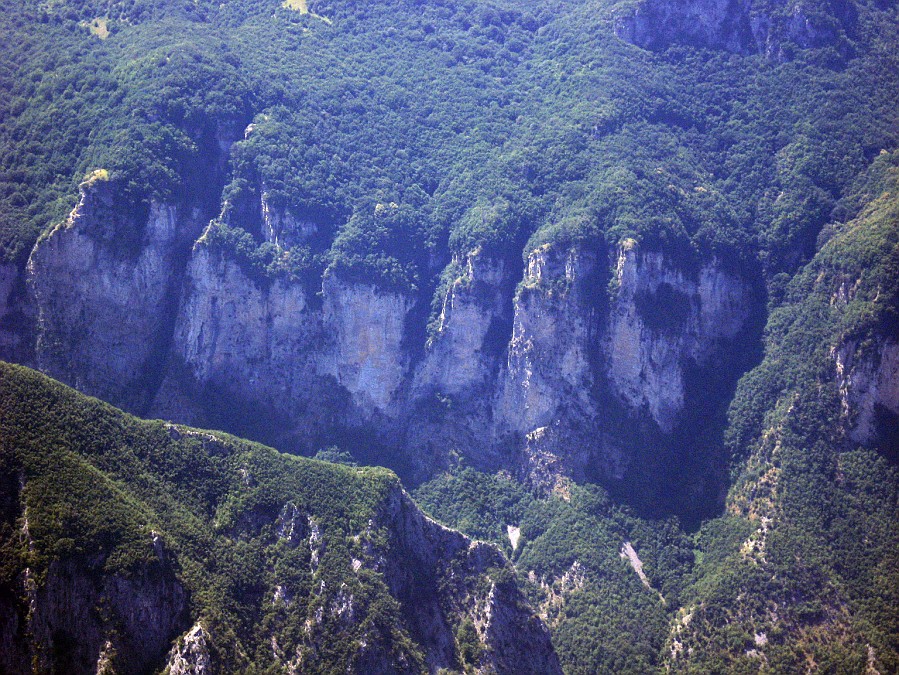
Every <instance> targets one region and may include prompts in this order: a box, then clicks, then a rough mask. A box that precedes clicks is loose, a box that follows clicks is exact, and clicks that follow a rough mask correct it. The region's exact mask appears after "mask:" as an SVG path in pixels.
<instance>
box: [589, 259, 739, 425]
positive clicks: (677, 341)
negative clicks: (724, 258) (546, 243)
mask: <svg viewBox="0 0 899 675" xmlns="http://www.w3.org/2000/svg"><path fill="white" fill-rule="evenodd" d="M617 257H618V260H617V265H616V269H615V280H614V281H615V285H616V286H617V291H616V297H615V299H614V301H613V304H612V309H611V312H610V318H609V326H608V332H607V334H606V337H605V339H604V344H603V351H604V356H605V359H606V369H607V370H606V373H607V376H608V380H609V383H610V384H611V386H612V389H613V390H614V391H615V393H616V394H617V395H618V396H619V397H621V398H622V399H623V400H624V401H625V402H626V403H627V405H628V406H629V407H630V408H631V409H640V408H643V407H645V408H646V409H647V410H648V411H649V414H650V415H651V417H652V419H653V420H655V422H656V423H657V424H658V425H659V427H660V428H661V429H662V430H663V431H666V432H670V431H671V430H672V429H673V428H674V426H675V425H676V424H677V422H678V421H679V418H680V415H681V412H682V411H683V409H684V406H685V404H686V400H685V399H686V391H685V383H684V379H685V370H686V368H687V367H688V365H690V364H691V363H692V364H697V365H702V364H703V363H704V362H705V361H706V360H707V359H708V358H709V357H710V356H711V355H712V354H713V353H714V351H715V349H716V347H718V346H719V343H720V342H721V341H724V340H729V339H732V338H734V337H736V336H737V334H738V333H739V332H740V330H741V329H742V328H743V327H744V326H745V324H746V321H747V319H748V318H749V314H750V308H751V306H752V297H751V294H750V289H749V286H748V284H747V283H746V282H744V281H743V280H741V279H739V278H738V277H737V276H735V275H734V274H732V273H729V272H726V271H724V270H723V269H722V267H721V265H720V263H718V262H716V261H711V262H709V263H708V264H705V265H703V266H702V267H701V268H700V269H699V270H698V271H692V272H691V271H687V270H684V269H682V268H679V267H678V266H676V265H672V264H671V262H670V261H669V260H668V259H667V258H666V256H664V255H663V254H661V253H656V252H641V251H640V250H639V249H638V247H637V246H636V245H635V244H634V243H633V242H625V243H624V244H623V245H622V246H621V247H620V249H619V251H618V256H617Z"/></svg>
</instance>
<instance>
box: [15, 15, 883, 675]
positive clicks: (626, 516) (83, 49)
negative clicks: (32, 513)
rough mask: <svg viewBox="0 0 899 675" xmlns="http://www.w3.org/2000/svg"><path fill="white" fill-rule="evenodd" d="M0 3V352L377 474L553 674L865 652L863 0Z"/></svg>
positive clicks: (873, 192) (441, 652)
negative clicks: (552, 652)
mask: <svg viewBox="0 0 899 675" xmlns="http://www.w3.org/2000/svg"><path fill="white" fill-rule="evenodd" d="M2 2H4V3H5V4H4V9H5V11H4V12H0V21H2V22H3V27H4V29H5V31H6V34H7V35H8V36H10V37H9V39H8V41H7V43H6V44H5V45H4V46H3V47H2V48H0V195H2V199H0V358H3V359H6V360H8V361H11V362H15V363H19V364H24V365H26V366H29V367H33V368H36V369H38V370H40V371H42V372H44V373H46V374H47V375H49V376H51V377H54V378H56V379H58V380H60V381H62V382H64V383H66V384H68V385H70V386H73V387H75V388H76V389H78V390H80V391H82V392H84V393H86V394H89V395H93V396H98V397H100V398H101V399H103V400H105V401H108V402H109V403H111V404H113V405H117V406H119V407H121V408H123V409H124V410H127V411H128V412H129V413H132V414H135V415H139V416H142V417H158V418H162V419H166V420H169V423H170V424H174V425H181V424H189V425H193V426H199V427H207V428H215V429H222V430H224V431H226V432H229V433H233V434H237V435H240V436H243V437H246V438H250V439H253V440H254V441H257V442H263V443H267V444H269V445H272V446H273V447H277V448H278V449H279V450H281V451H285V452H288V453H291V454H293V455H298V456H304V457H313V456H318V457H320V458H324V459H331V460H337V461H339V462H349V463H353V464H360V465H366V466H385V467H389V468H390V469H392V470H393V471H395V472H396V473H397V475H398V476H399V478H400V479H401V480H402V481H403V483H404V484H405V485H406V486H407V487H408V488H409V490H410V492H411V493H412V494H413V496H414V499H415V500H417V501H418V502H419V503H420V504H421V505H422V507H423V508H424V509H425V510H426V511H427V512H428V513H429V514H431V516H433V517H435V518H437V519H438V520H440V521H442V522H444V523H447V524H448V525H450V526H452V527H455V528H457V529H458V530H459V531H461V532H463V533H464V534H466V535H470V536H473V537H476V538H478V539H482V540H485V541H490V542H492V543H493V544H495V545H496V546H498V547H500V548H502V549H503V551H504V552H505V553H506V554H507V555H508V556H509V557H510V558H511V559H512V562H513V564H514V567H515V574H516V575H517V580H518V583H519V584H520V586H521V588H522V590H523V593H524V594H525V596H526V597H527V599H528V600H529V602H530V603H531V605H532V606H533V607H534V608H535V611H537V612H538V613H539V615H540V617H541V618H542V619H543V620H544V621H545V623H546V624H547V625H548V626H549V630H550V632H551V635H552V640H553V644H554V646H555V649H556V651H557V652H558V655H559V659H560V665H561V667H562V668H563V669H564V670H565V671H566V672H616V673H617V672H652V671H656V670H674V671H685V672H689V671H693V672H721V671H729V672H744V671H747V670H748V671H756V670H765V669H768V670H769V671H771V672H796V671H800V670H806V669H810V670H813V671H814V670H821V671H830V672H863V671H866V672H868V673H870V672H875V671H876V672H881V673H885V672H892V671H894V670H896V669H897V668H899V665H897V658H899V657H897V653H899V633H897V623H896V622H897V610H896V609H895V608H896V607H899V603H897V602H896V598H895V597H894V596H895V594H894V592H893V591H892V588H893V587H895V585H896V584H895V583H894V582H895V576H896V570H897V559H896V556H897V551H899V541H897V533H896V529H895V525H894V523H895V522H897V519H896V515H897V514H896V494H897V492H896V491H897V488H899V483H897V476H896V462H897V459H899V435H897V433H896V428H897V427H899V365H897V364H899V355H897V354H899V352H897V349H899V348H897V346H896V345H897V341H899V338H897V335H899V322H897V319H896V313H897V309H899V301H897V289H899V266H897V262H896V261H897V249H896V245H897V244H896V238H897V230H899V218H897V206H896V205H897V199H899V198H897V192H896V191H897V166H899V154H897V153H899V113H897V108H896V105H895V101H896V94H897V92H899V50H897V49H896V47H897V46H899V16H897V13H899V7H897V5H896V3H895V2H889V1H884V0H852V1H846V2H835V1H833V0H796V1H794V0H791V1H790V2H787V1H786V0H727V1H725V0H678V1H677V2H675V1H674V0H622V1H619V2H613V1H612V0H550V2H548V3H545V4H543V5H539V6H535V5H533V3H524V2H521V1H520V0H464V1H462V2H453V3H449V2H445V1H444V0H433V1H428V2H418V1H416V2H412V1H409V0H385V2H383V3H380V4H376V5H373V4H371V3H357V2H355V0H285V2H283V3H281V2H278V1H276V0H253V1H252V2H251V1H249V0H229V1H227V2H217V3H211V2H206V1H205V0H198V1H197V2H193V3H186V4H185V3H180V4H179V3H175V2H172V1H171V0H102V1H100V0H74V1H73V2H68V3H65V4H60V3H44V2H37V0H2ZM26 389H27V387H26ZM3 412H4V413H5V410H3ZM76 426H78V425H76ZM176 428H180V427H176ZM85 433H86V432H85ZM179 433H180V432H179ZM185 461H186V460H185ZM283 461H285V462H287V461H288V460H283ZM187 464H190V462H187ZM285 466H287V465H285ZM316 466H319V465H316ZM104 470H105V469H104ZM156 470H157V469H155V468H154V469H152V470H151V469H147V474H148V475H155V471H156ZM321 470H322V471H324V469H321ZM333 470H334V471H345V469H340V468H339V467H338V468H335V469H333ZM279 471H280V469H279ZM346 471H349V470H348V469H346ZM353 471H355V469H353ZM371 471H374V469H371ZM335 475H336V474H335ZM348 475H355V474H352V472H351V473H350V474H348ZM372 475H375V474H372ZM378 475H380V474H378ZM335 480H336V479H335ZM385 480H386V479H385ZM275 487H276V486H269V487H266V488H265V493H266V494H268V493H269V491H270V490H275ZM396 489H399V488H396ZM338 492H339V491H338ZM273 494H276V495H277V498H274V497H265V499H274V502H276V503H275V504H274V506H272V508H273V509H275V511H278V513H280V509H282V508H284V507H285V504H286V503H287V501H290V500H291V499H293V498H292V497H289V496H287V495H286V494H282V493H280V492H274V493H273ZM259 498H260V499H263V496H262V495H260V497H259ZM18 499H19V498H18V497H16V498H15V499H13V500H12V502H11V503H13V502H16V503H18V502H17V501H16V500H18ZM397 499H399V500H400V503H402V504H407V503H408V504H409V506H408V508H409V509H413V507H412V506H411V502H407V499H408V498H406V497H403V498H402V499H400V498H399V497H397ZM11 508H12V507H11ZM372 508H374V507H372ZM404 508H406V507H404ZM164 511H165V509H162V510H161V511H160V515H159V517H160V518H162V517H163V515H162V512H164ZM268 515H270V516H272V518H276V517H277V515H278V514H276V513H274V511H273V512H271V513H269V514H268ZM16 517H18V516H16ZM210 517H211V516H210ZM422 522H429V521H422ZM260 527H263V526H262V525H260ZM422 527H424V526H422ZM429 527H430V526H429ZM434 527H437V526H436V525H435V526H434ZM435 531H436V530H435ZM348 532H349V530H348ZM354 532H356V531H355V530H354ZM347 536H350V535H349V534H348V535H347ZM447 536H449V535H447ZM238 539H239V537H238ZM454 541H462V540H454ZM454 545H455V544H454ZM458 545H459V546H463V545H462V544H461V543H460V544H458ZM201 548H202V547H201ZM485 550H487V549H485ZM265 555H269V554H265ZM277 555H281V554H280V553H278V554H277ZM385 555H386V554H385ZM428 555H430V554H428ZM484 555H486V553H485V554H484ZM491 555H492V554H491ZM259 556H263V554H262V553H259ZM271 556H276V554H275V553H271ZM271 559H272V560H274V559H275V558H274V557H273V558H271ZM358 559H360V560H361V558H358ZM429 559H430V558H429ZM497 560H499V559H497ZM401 563H402V559H401V558H398V559H397V560H396V561H395V564H394V562H391V563H390V565H388V566H387V567H386V568H385V569H384V570H379V573H383V574H384V575H386V578H388V582H387V585H388V587H389V588H390V593H391V594H392V595H391V597H394V598H395V599H397V601H398V602H399V603H400V610H397V611H400V612H402V611H405V610H404V609H403V607H404V605H403V603H404V602H407V600H404V597H405V596H403V595H402V593H400V591H397V590H396V589H397V588H399V587H397V586H391V582H389V578H390V576H389V569H392V568H393V567H394V566H396V565H399V566H400V567H401V566H402V565H401ZM471 564H472V565H473V567H472V570H473V571H472V573H473V574H475V575H478V574H486V572H484V570H483V569H482V568H481V567H478V565H479V564H480V563H478V564H476V563H475V562H472V563H471ZM488 567H489V568H492V567H496V568H497V569H499V568H502V569H505V567H504V563H503V564H500V563H499V562H497V563H495V564H494V563H490V565H488ZM400 574H401V576H402V575H403V574H405V572H403V573H400ZM488 576H489V575H488ZM503 578H505V577H503ZM510 584H511V582H510ZM196 588H198V587H194V588H193V590H191V592H193V593H197V592H199V591H197V590H196ZM511 588H512V587H511V585H510V586H509V589H510V590H509V592H510V593H512V590H511ZM253 592H255V591H253ZM272 592H273V591H272ZM248 593H249V595H247V594H248ZM410 593H411V591H410ZM245 595H247V597H250V596H252V593H251V591H249V590H245V589H241V588H237V587H233V588H230V589H229V590H226V591H223V597H224V598H226V599H228V601H229V602H237V603H243V602H245V601H246V602H249V601H248V600H245V598H244V596H245ZM413 595H414V593H413ZM253 597H255V596H253ZM410 597H411V596H410ZM442 602H443V600H441V603H442ZM454 602H455V601H454ZM516 603H517V601H516V602H514V603H512V604H516ZM169 604H171V603H169ZM407 604H408V602H407ZM413 604H414V603H413ZM476 604H477V603H476ZM203 607H206V605H203ZM434 611H435V612H436V611H437V610H436V609H435V610H434ZM440 611H441V612H443V614H442V616H444V617H446V618H445V621H446V622H447V623H446V625H447V626H450V628H451V630H450V632H449V633H446V632H445V631H444V633H441V635H443V636H444V637H441V638H439V640H438V638H436V637H435V638H434V640H438V642H439V644H441V645H444V646H443V647H439V648H438V647H435V646H433V644H432V643H431V642H428V640H429V639H430V638H426V637H422V636H423V635H430V633H427V631H425V632H424V633H422V632H421V631H423V630H424V629H423V628H420V627H419V628H416V626H419V624H420V623H421V620H419V619H405V621H406V622H407V624H408V625H407V626H406V627H404V628H402V631H406V634H407V637H408V639H409V640H410V641H411V642H410V644H415V645H418V647H415V648H414V649H413V648H412V647H410V650H411V651H409V652H408V653H409V654H413V652H415V650H416V649H417V650H419V652H420V655H421V658H419V657H414V658H413V657H412V656H408V658H407V662H408V663H409V664H412V665H410V667H412V668H419V667H428V668H431V669H432V670H433V669H435V668H437V667H438V666H439V667H453V668H457V667H458V668H462V667H465V666H466V659H467V660H468V661H470V662H471V664H474V663H475V662H477V663H479V664H480V667H482V668H489V667H491V666H490V665H489V663H488V661H484V660H482V661H478V659H488V655H489V654H492V653H499V652H500V651H501V650H499V648H494V650H493V651H492V652H491V651H490V650H487V651H486V652H485V651H484V650H482V649H481V647H476V646H471V649H469V648H468V647H464V648H463V647H462V646H460V643H459V640H460V639H461V638H460V637H459V636H460V633H459V631H460V630H462V632H463V633H464V634H465V635H466V636H469V637H471V636H475V637H476V638H477V640H483V639H485V638H484V636H483V630H482V629H483V626H482V624H481V623H479V621H480V619H478V618H476V616H475V615H474V614H470V610H469V609H465V610H464V611H463V610H460V609H459V608H458V607H456V606H455V605H453V606H451V607H448V608H447V607H444V606H443V604H441V610H440ZM460 611H462V613H463V614H464V613H465V612H469V614H466V616H469V615H470V619H471V622H472V625H471V626H469V624H468V623H464V619H460V618H458V617H459V616H461V615H460V614H459V612H460ZM447 612H449V613H448V614H447ZM230 621H231V620H230V619H228V620H226V621H224V623H223V624H222V625H225V624H228V623H229V622H230ZM410 621H411V622H412V623H409V622H410ZM416 621H418V622H419V623H417V624H416V623H415V622H416ZM459 621H463V623H459ZM191 625H193V624H191ZM235 625H236V624H235ZM242 625H244V624H242ZM245 625H249V624H245ZM253 625H255V624H253ZM189 627H190V626H182V625H181V624H179V625H178V626H177V629H178V630H177V631H175V633H177V634H182V633H183V631H184V630H187V629H188V628H189ZM463 628H464V630H463ZM172 630H173V631H174V630H175V629H174V628H173V629H172ZM202 630H203V631H209V632H210V634H212V635H213V636H215V631H214V630H213V628H211V627H210V626H208V625H205V624H204V625H203V627H202ZM234 630H237V629H236V628H235V629H234ZM246 630H250V629H249V628H246ZM255 630H256V629H255V628H253V631H255ZM266 630H267V628H266ZM472 630H473V631H474V633H472ZM179 631H180V632H179ZM416 631H419V632H417V633H416ZM454 631H455V632H454ZM169 632H171V631H169ZM97 634H99V633H97ZM205 634H206V633H205V632H204V635H205ZM257 634H261V633H255V632H254V633H253V635H257ZM450 634H451V635H450ZM266 635H268V633H266ZM447 635H449V637H447ZM169 637H170V636H169V635H168V633H167V634H166V635H165V636H163V637H161V638H160V640H161V641H162V642H164V641H165V640H168V639H169ZM450 638H452V640H455V642H453V645H455V646H454V647H453V649H452V650H451V649H450V647H448V646H446V645H450V642H451V641H452V640H451V639H450ZM204 639H205V638H204ZM215 639H216V640H218V639H219V638H218V637H216V638H215ZM253 639H256V638H255V637H254V638H252V639H251V638H249V637H246V636H244V635H242V634H241V635H238V636H237V637H235V638H234V640H235V641H236V642H234V644H238V642H239V643H240V644H241V645H242V644H244V643H246V644H256V643H255V642H252V640H253ZM279 639H280V638H279ZM466 640H467V638H466ZM477 640H476V641H477ZM15 642H16V644H18V643H19V642H20V641H18V640H17V641H15ZM94 642H96V640H95V641H94ZM162 642H160V644H162ZM325 642H328V645H329V646H328V649H331V648H334V649H337V647H338V646H339V647H340V648H341V649H343V648H344V646H345V645H344V644H343V643H342V642H341V644H340V645H337V646H334V645H330V642H329V641H325ZM336 642H340V641H339V640H338V641H336ZM468 642H471V641H470V640H468V641H467V642H466V644H468ZM92 644H93V643H92ZM229 644H230V643H229ZM323 644H324V643H323ZM391 644H393V643H391ZM434 644H436V643H434ZM473 644H474V643H472V645H473ZM429 645H430V646H429ZM94 646H95V645H94ZM488 646H489V645H488ZM321 648H322V649H324V647H321ZM23 649H24V648H23ZM28 649H31V647H28ZM91 649H92V650H93V651H92V652H91V654H92V656H91V658H93V654H94V652H96V651H97V650H96V649H94V648H93V646H92V648H91ZM235 649H238V648H236V647H235ZM254 649H255V647H254ZM265 649H268V647H266V648H265ZM241 650H243V647H241V648H240V649H238V652H240V653H248V652H246V651H245V650H244V651H241ZM429 650H430V651H429ZM434 650H436V651H434ZM453 650H454V651H453ZM498 650H499V651H498ZM120 651H121V650H120ZM451 652H452V654H451ZM21 653H22V654H24V653H25V652H21ZM267 653H268V652H266V654H267ZM391 653H393V652H391ZM397 653H398V652H397ZM403 653H406V652H403ZM415 653H418V652H415ZM541 653H542V652H541ZM485 654H487V655H485ZM22 658H25V657H22ZM241 658H243V657H241ZM247 658H250V657H247ZM266 658H267V657H266ZM335 658H336V657H335ZM340 658H342V659H344V660H343V661H341V663H344V664H346V663H350V661H349V660H347V659H349V658H350V657H340ZM360 658H361V657H360ZM372 658H375V657H372ZM378 658H380V657H378ZM404 658H406V657H404ZM497 658H500V657H497ZM503 658H505V657H503ZM547 658H549V657H547ZM408 659H411V660H408ZM416 659H417V660H416ZM422 659H423V660H422ZM221 663H222V664H224V665H223V666H222V667H225V668H226V669H227V668H228V667H243V666H242V665H241V666H238V665H234V666H232V665H231V664H243V663H244V662H241V661H239V660H238V661H222V662H221ZM323 663H324V662H323ZM329 663H330V662H329ZM397 663H398V662H397ZM503 663H505V664H506V665H508V662H501V661H497V662H496V663H495V664H494V666H495V667H496V668H498V669H500V670H502V669H503V668H504V667H505V666H504V665H503ZM547 663H548V662H547ZM422 664H424V665H422ZM435 664H436V665H435ZM157 665H158V664H157ZM148 667H156V666H148ZM322 667H325V666H322ZM352 667H353V668H355V669H356V670H361V669H364V668H363V666H362V665H359V664H357V665H356V666H352ZM397 667H399V666H397Z"/></svg>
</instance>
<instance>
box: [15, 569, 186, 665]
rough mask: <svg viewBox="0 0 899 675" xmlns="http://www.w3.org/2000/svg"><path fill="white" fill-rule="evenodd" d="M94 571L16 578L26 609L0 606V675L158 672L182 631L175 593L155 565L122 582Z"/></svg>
mask: <svg viewBox="0 0 899 675" xmlns="http://www.w3.org/2000/svg"><path fill="white" fill-rule="evenodd" d="M101 570H102V566H100V568H98V569H93V570H92V569H91V566H90V565H84V564H76V563H75V562H74V561H70V562H65V563H56V562H54V563H52V564H51V565H50V567H49V569H48V570H47V572H46V573H45V575H44V577H43V579H42V580H41V582H40V583H38V582H37V581H36V580H35V578H34V574H33V573H32V572H31V570H29V569H26V570H25V571H24V573H23V574H22V575H21V576H20V579H19V583H20V586H21V588H20V589H19V590H20V591H21V592H22V594H23V597H24V598H25V601H26V603H25V604H24V605H19V606H16V605H15V604H14V603H5V602H2V601H0V613H2V614H4V616H3V617H2V619H0V630H2V632H3V635H0V645H3V649H2V650H0V669H2V670H3V672H8V673H25V672H67V673H88V672H98V673H99V672H115V673H143V672H147V671H148V670H150V669H153V668H158V667H159V666H160V665H161V663H160V659H161V657H162V655H164V654H165V652H166V650H167V649H168V646H169V643H170V641H171V640H172V639H173V638H174V637H175V636H176V635H178V633H179V632H180V631H182V630H183V629H184V622H185V618H186V615H185V610H186V606H187V594H186V593H185V591H184V589H183V587H182V586H181V584H180V583H179V582H178V581H177V579H176V578H175V575H174V573H173V572H172V570H171V569H168V568H167V567H165V566H163V565H158V564H154V565H149V566H144V567H142V568H141V569H140V570H139V571H137V572H134V573H131V574H129V575H128V576H127V577H125V576H120V575H112V576H104V575H103V574H102V571H101Z"/></svg>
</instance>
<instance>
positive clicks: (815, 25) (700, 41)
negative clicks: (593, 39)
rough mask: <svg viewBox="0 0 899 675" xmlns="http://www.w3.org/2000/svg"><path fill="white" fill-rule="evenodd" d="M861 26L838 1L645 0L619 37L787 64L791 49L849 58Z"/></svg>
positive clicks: (850, 7)
mask: <svg viewBox="0 0 899 675" xmlns="http://www.w3.org/2000/svg"><path fill="white" fill-rule="evenodd" d="M856 21H857V10H856V9H855V5H854V4H853V3H852V2H839V1H836V0H827V1H826V2H823V3H814V2H809V1H808V0H805V1H802V2H787V1H786V0H779V1H778V2H774V3H763V2H759V1H758V0H687V1H686V2H675V1H674V0H645V1H644V2H642V3H641V4H639V5H638V6H637V8H636V9H635V10H634V11H633V12H632V13H631V14H628V15H627V16H624V17H622V18H620V19H619V20H618V23H617V26H616V33H617V34H618V36H619V37H620V38H622V39H623V40H626V41H628V42H631V43H633V44H635V45H637V46H639V47H643V48H644V49H652V50H658V49H664V48H665V47H668V46H669V45H672V44H684V45H690V46H694V47H704V48H707V49H722V50H726V51H729V52H733V53H735V54H741V55H749V54H765V55H766V56H768V57H769V58H773V59H776V60H786V59H788V58H789V47H788V46H787V43H789V44H791V45H793V46H794V47H795V48H800V49H809V48H816V47H828V46H830V47H834V48H835V49H836V50H837V51H838V52H839V53H840V54H841V55H842V56H844V57H845V56H846V55H847V54H848V53H849V50H850V47H849V42H848V39H847V38H848V36H850V35H851V34H852V33H853V31H854V29H855V23H856Z"/></svg>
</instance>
